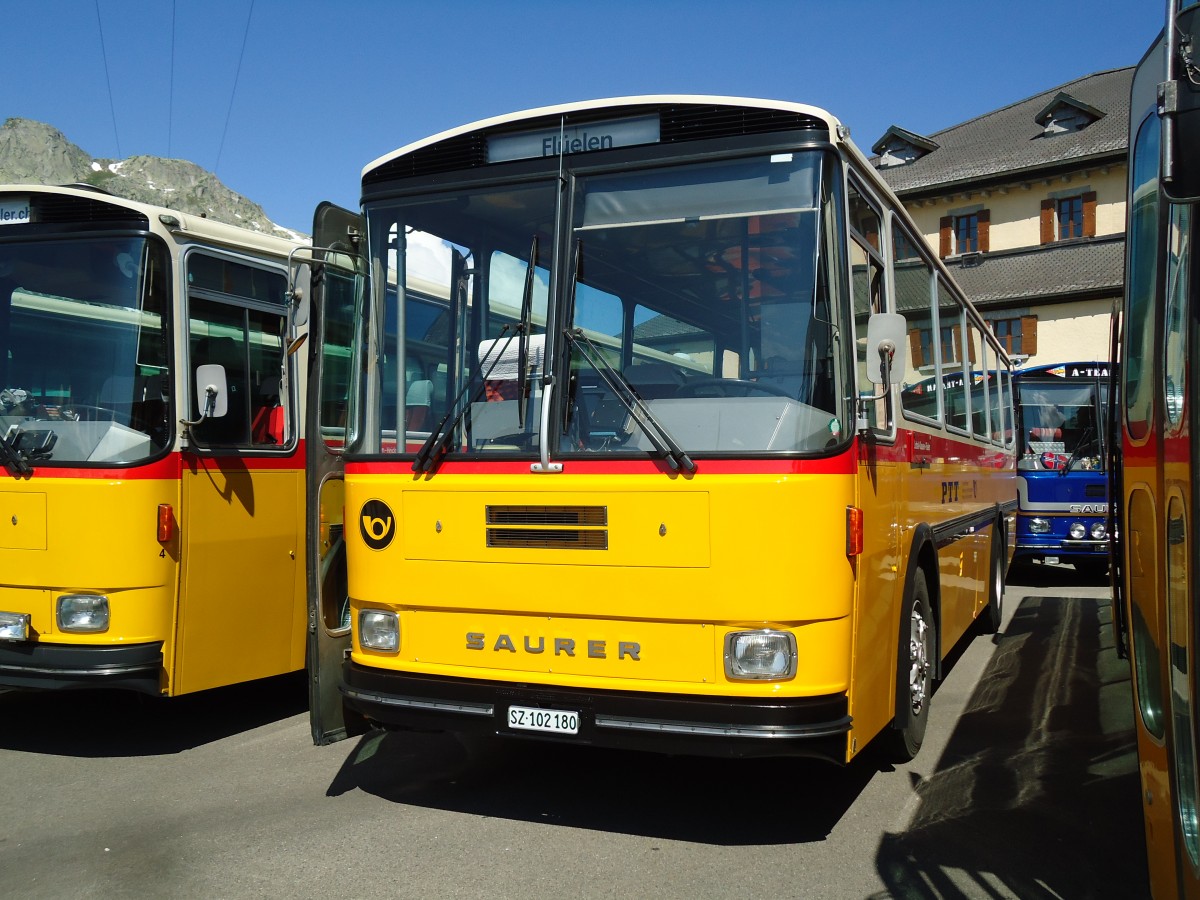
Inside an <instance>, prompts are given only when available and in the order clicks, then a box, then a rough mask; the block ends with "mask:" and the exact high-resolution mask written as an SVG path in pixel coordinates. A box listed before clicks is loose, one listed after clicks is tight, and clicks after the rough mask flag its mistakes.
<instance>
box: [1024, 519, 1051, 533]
mask: <svg viewBox="0 0 1200 900" xmlns="http://www.w3.org/2000/svg"><path fill="white" fill-rule="evenodd" d="M1029 530H1030V532H1032V533H1033V534H1049V533H1050V520H1049V519H1030V520H1029Z"/></svg>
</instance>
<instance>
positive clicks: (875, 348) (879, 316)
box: [867, 313, 908, 385]
mask: <svg viewBox="0 0 1200 900" xmlns="http://www.w3.org/2000/svg"><path fill="white" fill-rule="evenodd" d="M907 327H908V323H907V321H906V320H905V318H904V316H902V315H900V314H899V313H875V314H874V315H872V316H871V318H870V319H868V320H867V378H869V379H870V380H871V384H882V385H892V384H900V382H901V381H903V380H904V371H905V368H906V362H907V359H906V355H905V344H904V335H905V329H906V328H907Z"/></svg>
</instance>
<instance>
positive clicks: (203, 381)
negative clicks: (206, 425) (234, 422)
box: [179, 363, 229, 426]
mask: <svg viewBox="0 0 1200 900" xmlns="http://www.w3.org/2000/svg"><path fill="white" fill-rule="evenodd" d="M196 402H197V403H198V404H199V406H200V417H199V418H197V419H180V420H179V423H180V424H181V425H188V426H192V425H199V424H200V423H201V422H203V421H204V420H205V419H219V418H221V417H222V416H224V415H225V414H226V413H228V412H229V386H228V384H227V383H226V381H225V367H224V366H221V365H217V364H216V363H208V364H206V365H203V366H197V367H196Z"/></svg>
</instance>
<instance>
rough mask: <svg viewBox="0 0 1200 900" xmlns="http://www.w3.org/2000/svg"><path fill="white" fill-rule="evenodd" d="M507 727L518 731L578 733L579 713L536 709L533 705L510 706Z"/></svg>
mask: <svg viewBox="0 0 1200 900" xmlns="http://www.w3.org/2000/svg"><path fill="white" fill-rule="evenodd" d="M508 727H509V728H516V729H518V730H520V731H547V732H550V733H551V734H579V713H577V712H572V711H569V710H562V709H538V708H537V707H533V706H510V707H509V708H508Z"/></svg>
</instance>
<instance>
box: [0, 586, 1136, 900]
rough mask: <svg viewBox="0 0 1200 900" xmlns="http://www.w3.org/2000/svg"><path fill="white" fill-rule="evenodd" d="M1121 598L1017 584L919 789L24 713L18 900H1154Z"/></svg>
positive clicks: (77, 707) (1, 833)
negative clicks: (1116, 628) (1117, 612)
mask: <svg viewBox="0 0 1200 900" xmlns="http://www.w3.org/2000/svg"><path fill="white" fill-rule="evenodd" d="M1108 590H1109V589H1108V587H1107V585H1105V584H1103V583H1100V582H1096V581H1093V582H1090V583H1089V582H1086V581H1083V580H1082V579H1080V577H1079V576H1078V575H1077V574H1076V573H1075V572H1074V571H1073V570H1072V569H1071V568H1070V567H1067V566H1061V567H1043V566H1036V567H1014V569H1013V570H1012V572H1011V573H1010V577H1009V583H1008V588H1007V590H1006V591H1005V596H1004V607H1005V616H1004V622H1003V624H1002V627H1001V631H1000V633H999V634H997V635H984V634H972V635H970V636H969V637H968V638H967V639H966V640H964V641H963V642H962V643H960V645H959V646H958V647H957V648H956V649H955V651H954V652H953V654H952V665H951V666H950V668H949V671H948V673H947V674H946V677H945V678H944V680H943V681H942V682H941V683H940V684H939V686H938V688H937V691H936V693H935V695H934V701H933V708H932V714H931V719H930V724H929V731H928V733H927V735H926V742H925V746H924V748H923V749H922V751H921V754H920V755H919V756H918V757H917V759H916V760H914V761H913V762H912V763H910V764H908V765H905V766H889V765H886V764H882V763H880V761H879V760H878V758H876V757H875V756H874V755H873V754H870V753H868V754H866V755H865V757H864V758H861V759H859V760H857V761H856V762H855V764H853V765H851V766H848V767H845V768H837V767H833V766H830V765H827V764H822V763H817V762H809V761H799V760H757V761H736V760H711V759H701V758H685V757H660V756H653V755H645V754H636V753H625V752H616V751H603V750H596V749H591V748H586V747H564V746H558V745H549V744H539V743H526V742H520V743H500V742H496V741H474V742H466V741H462V740H459V739H457V738H455V737H454V736H451V735H440V734H401V733H396V734H384V733H378V732H377V733H371V734H368V735H365V736H363V737H361V738H358V739H353V740H350V741H344V742H341V743H338V744H333V745H330V746H327V747H314V746H313V745H312V742H311V738H310V734H309V728H308V719H307V713H306V711H305V685H304V680H303V677H302V676H288V677H284V678H278V679H271V680H269V681H265V682H261V683H257V684H252V685H244V686H239V687H235V688H230V689H223V690H218V691H211V692H206V693H204V694H200V695H196V696H190V697H180V698H176V699H173V700H169V701H160V700H151V699H147V698H142V697H138V696H134V695H129V694H121V693H111V692H87V693H51V694H39V693H27V692H9V693H5V694H0V897H21V898H60V897H96V898H144V897H153V898H157V897H204V898H209V897H214V898H260V897H312V898H340V897H347V898H374V897H401V898H404V897H414V898H415V897H421V898H428V897H488V898H507V897H513V898H530V897H651V896H653V897H659V898H671V897H679V898H689V900H690V898H724V897H739V898H741V897H748V898H758V897H762V898H784V897H804V898H808V897H814V898H826V897H828V898H871V900H876V898H880V900H881V898H889V897H894V898H988V900H994V898H1004V897H1015V898H1060V897H1061V898H1090V897H1098V898H1099V897H1123V898H1137V897H1142V896H1145V895H1146V887H1145V884H1146V872H1145V858H1144V851H1143V849H1142V848H1143V841H1142V832H1141V828H1142V825H1141V810H1140V806H1139V788H1138V775H1137V766H1136V759H1135V756H1134V743H1133V732H1132V707H1131V704H1130V696H1129V669H1128V665H1127V663H1126V662H1125V661H1123V660H1119V659H1117V658H1116V655H1115V653H1114V651H1113V638H1112V630H1111V617H1110V611H1109V601H1108Z"/></svg>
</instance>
